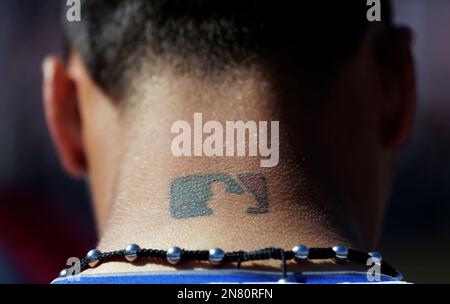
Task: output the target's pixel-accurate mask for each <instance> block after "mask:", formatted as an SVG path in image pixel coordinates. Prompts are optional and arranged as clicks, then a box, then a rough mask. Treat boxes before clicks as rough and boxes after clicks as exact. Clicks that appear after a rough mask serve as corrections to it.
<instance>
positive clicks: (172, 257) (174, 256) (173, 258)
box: [166, 247, 183, 265]
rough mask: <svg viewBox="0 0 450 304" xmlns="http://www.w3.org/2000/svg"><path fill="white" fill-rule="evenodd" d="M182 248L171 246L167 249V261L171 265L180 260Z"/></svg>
mask: <svg viewBox="0 0 450 304" xmlns="http://www.w3.org/2000/svg"><path fill="white" fill-rule="evenodd" d="M182 252H183V250H182V249H181V248H178V247H171V248H169V250H167V257H166V258H167V262H169V263H170V264H172V265H175V264H178V263H179V262H180V261H181V253H182Z"/></svg>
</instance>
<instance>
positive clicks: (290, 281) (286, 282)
mask: <svg viewBox="0 0 450 304" xmlns="http://www.w3.org/2000/svg"><path fill="white" fill-rule="evenodd" d="M292 283H294V281H293V280H291V279H290V278H288V277H286V278H281V279H279V280H278V284H292Z"/></svg>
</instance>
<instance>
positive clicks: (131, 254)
mask: <svg viewBox="0 0 450 304" xmlns="http://www.w3.org/2000/svg"><path fill="white" fill-rule="evenodd" d="M140 250H141V247H139V246H138V245H136V244H130V245H128V246H127V247H125V258H126V259H127V261H128V262H134V261H136V259H137V254H138V252H139V251H140Z"/></svg>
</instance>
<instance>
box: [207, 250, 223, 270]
mask: <svg viewBox="0 0 450 304" xmlns="http://www.w3.org/2000/svg"><path fill="white" fill-rule="evenodd" d="M224 257H225V252H224V251H223V250H222V249H220V248H214V249H211V250H210V251H209V262H210V263H211V264H213V265H215V266H217V265H220V264H221V263H222V261H223V258H224Z"/></svg>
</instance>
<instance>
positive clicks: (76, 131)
mask: <svg viewBox="0 0 450 304" xmlns="http://www.w3.org/2000/svg"><path fill="white" fill-rule="evenodd" d="M43 100H44V112H45V117H46V120H47V125H48V128H49V130H50V133H51V136H52V139H53V142H54V143H55V146H56V148H57V151H58V154H59V158H60V160H61V163H62V166H63V168H64V169H65V170H66V171H67V172H68V173H69V174H70V175H72V176H73V177H76V178H82V177H83V176H84V175H85V172H86V169H87V162H86V156H85V151H84V147H83V138H82V122H81V116H80V111H79V104H78V96H77V87H76V84H75V82H74V80H73V79H72V78H71V77H70V75H69V73H68V71H67V70H66V67H65V66H64V65H63V63H62V62H61V60H60V59H58V58H56V57H47V58H46V59H45V60H44V62H43Z"/></svg>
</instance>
